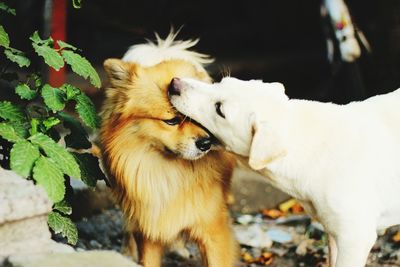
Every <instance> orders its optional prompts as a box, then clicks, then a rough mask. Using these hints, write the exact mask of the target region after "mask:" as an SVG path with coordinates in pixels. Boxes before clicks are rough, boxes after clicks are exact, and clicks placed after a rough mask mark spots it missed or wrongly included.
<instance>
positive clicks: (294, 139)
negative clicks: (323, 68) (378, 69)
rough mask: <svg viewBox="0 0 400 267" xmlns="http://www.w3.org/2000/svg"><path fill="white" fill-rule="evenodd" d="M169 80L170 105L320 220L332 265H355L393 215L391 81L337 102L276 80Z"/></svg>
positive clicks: (398, 118) (396, 200)
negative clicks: (289, 91) (291, 90)
mask: <svg viewBox="0 0 400 267" xmlns="http://www.w3.org/2000/svg"><path fill="white" fill-rule="evenodd" d="M176 87H179V92H178V93H179V95H178V94H177V93H176V92H175V94H171V102H172V103H173V104H174V106H175V107H176V108H177V109H178V110H179V111H181V112H182V113H184V114H186V115H188V116H190V117H192V118H193V119H195V120H196V121H198V122H199V123H201V124H202V125H204V126H205V127H206V128H208V129H209V130H210V131H211V132H212V133H213V134H214V135H215V136H216V137H217V138H219V139H220V140H221V142H222V143H223V144H224V145H225V147H226V148H227V149H229V150H232V151H233V152H234V153H236V154H238V155H241V156H244V157H248V158H249V165H250V167H252V168H253V169H255V170H258V171H259V172H260V173H261V174H263V175H264V176H265V177H266V178H267V179H268V180H269V181H270V182H271V183H272V184H273V185H275V186H276V187H277V188H279V189H281V190H283V191H285V192H287V193H289V194H290V195H292V196H294V197H295V198H297V199H298V200H299V201H301V203H302V204H303V205H304V207H305V208H306V211H307V212H309V213H310V214H311V215H312V216H314V217H315V218H317V219H318V220H319V221H320V222H321V223H322V224H323V225H324V227H325V229H326V231H327V232H328V233H329V237H330V238H329V247H330V252H331V253H330V263H331V266H336V267H361V266H364V265H365V263H366V260H367V257H368V253H369V251H370V249H371V247H372V246H373V244H374V242H375V240H376V231H377V230H378V229H383V228H387V227H389V226H392V225H395V224H400V195H399V189H400V90H397V91H395V92H392V93H389V94H386V95H380V96H376V97H372V98H370V99H367V100H365V101H363V102H354V103H350V104H348V105H343V106H340V105H335V104H330V103H320V102H313V101H306V100H289V99H288V98H287V96H286V95H285V94H284V91H283V90H282V89H283V86H282V85H280V84H278V83H271V84H267V83H261V82H257V81H248V82H244V81H239V80H236V79H233V78H225V79H224V80H223V81H222V82H221V83H219V84H213V85H207V84H203V83H199V82H193V81H192V80H182V81H179V83H178V84H176ZM214 87H216V88H214ZM215 103H217V104H215ZM214 106H215V107H217V106H218V108H217V109H219V110H218V111H215V108H214ZM220 113H223V114H222V115H223V116H221V115H220V116H218V115H217V114H220ZM224 117H225V118H224Z"/></svg>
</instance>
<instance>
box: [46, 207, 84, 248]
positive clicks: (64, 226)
mask: <svg viewBox="0 0 400 267" xmlns="http://www.w3.org/2000/svg"><path fill="white" fill-rule="evenodd" d="M47 222H48V224H49V226H50V228H51V229H52V230H53V231H54V233H56V234H61V235H62V236H63V237H66V238H67V240H68V243H69V244H71V245H75V244H76V242H78V229H77V228H76V225H75V224H74V223H73V222H72V221H71V219H70V218H68V217H65V216H62V215H61V214H59V213H58V212H54V211H53V212H50V213H49V216H48V219H47Z"/></svg>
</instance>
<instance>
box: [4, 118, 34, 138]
mask: <svg viewBox="0 0 400 267" xmlns="http://www.w3.org/2000/svg"><path fill="white" fill-rule="evenodd" d="M8 124H9V125H11V126H12V127H13V128H14V131H15V133H16V134H17V135H18V136H19V137H21V138H24V139H25V138H26V137H27V135H28V129H29V126H30V125H29V122H27V121H25V120H23V121H22V120H21V121H10V122H8Z"/></svg>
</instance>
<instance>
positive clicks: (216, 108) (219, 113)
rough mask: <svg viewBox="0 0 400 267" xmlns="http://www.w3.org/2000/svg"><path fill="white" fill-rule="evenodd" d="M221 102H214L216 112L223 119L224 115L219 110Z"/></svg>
mask: <svg viewBox="0 0 400 267" xmlns="http://www.w3.org/2000/svg"><path fill="white" fill-rule="evenodd" d="M221 105H222V104H221V102H217V103H215V111H216V112H217V114H218V115H219V116H221V117H222V118H224V119H225V115H224V113H222V111H221Z"/></svg>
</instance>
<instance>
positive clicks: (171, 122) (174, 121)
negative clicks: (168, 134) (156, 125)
mask: <svg viewBox="0 0 400 267" xmlns="http://www.w3.org/2000/svg"><path fill="white" fill-rule="evenodd" d="M181 121H182V119H181V118H180V117H175V118H172V119H170V120H164V122H165V123H166V124H168V125H177V124H179V123H181Z"/></svg>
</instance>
